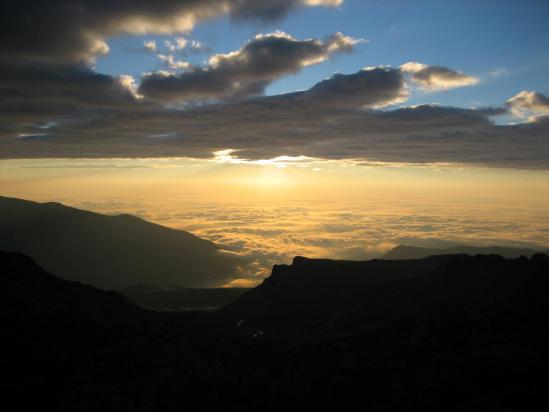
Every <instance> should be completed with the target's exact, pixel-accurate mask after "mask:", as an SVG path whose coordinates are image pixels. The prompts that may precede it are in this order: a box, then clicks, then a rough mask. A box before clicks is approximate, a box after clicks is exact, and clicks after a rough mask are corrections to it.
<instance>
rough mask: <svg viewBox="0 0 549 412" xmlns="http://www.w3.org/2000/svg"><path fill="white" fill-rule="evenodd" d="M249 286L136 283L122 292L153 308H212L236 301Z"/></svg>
mask: <svg viewBox="0 0 549 412" xmlns="http://www.w3.org/2000/svg"><path fill="white" fill-rule="evenodd" d="M248 290H249V289H248V288H207V289H201V288H163V287H159V286H154V285H153V286H147V285H134V286H130V287H129V288H126V289H122V290H121V292H122V293H123V294H124V295H126V296H128V297H129V298H131V299H132V300H133V301H134V302H135V303H137V304H139V305H140V306H142V307H144V308H147V309H151V310H161V311H162V310H180V311H181V310H197V309H203V310H206V309H207V310H211V309H218V308H220V307H222V306H225V305H228V304H230V303H233V302H236V301H237V300H238V298H240V296H242V294H243V293H244V292H246V291H248Z"/></svg>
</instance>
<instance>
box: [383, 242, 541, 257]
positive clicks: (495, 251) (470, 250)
mask: <svg viewBox="0 0 549 412" xmlns="http://www.w3.org/2000/svg"><path fill="white" fill-rule="evenodd" d="M536 253H540V251H536V250H532V249H519V248H511V247H503V246H486V247H483V246H453V247H450V248H445V249H438V248H426V247H419V246H407V245H399V246H396V247H394V248H393V249H391V250H390V251H388V252H387V253H385V254H384V255H383V256H382V257H381V258H382V259H387V260H401V259H422V258H425V257H427V256H433V255H459V254H465V255H472V256H473V255H499V256H502V257H504V258H518V257H520V256H525V257H527V258H529V257H532V256H533V255H535V254H536Z"/></svg>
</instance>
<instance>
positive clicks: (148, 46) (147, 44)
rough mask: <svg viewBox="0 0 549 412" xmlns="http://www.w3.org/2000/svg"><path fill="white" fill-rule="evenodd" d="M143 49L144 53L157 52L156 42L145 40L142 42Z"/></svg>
mask: <svg viewBox="0 0 549 412" xmlns="http://www.w3.org/2000/svg"><path fill="white" fill-rule="evenodd" d="M143 48H144V49H145V50H146V51H148V52H151V53H154V52H156V50H157V46H156V41H154V40H145V41H144V42H143Z"/></svg>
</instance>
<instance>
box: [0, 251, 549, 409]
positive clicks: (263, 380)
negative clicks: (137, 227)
mask: <svg viewBox="0 0 549 412" xmlns="http://www.w3.org/2000/svg"><path fill="white" fill-rule="evenodd" d="M147 289H148V288H147V287H143V286H140V287H136V288H134V290H135V291H138V290H141V291H144V290H147ZM548 293H549V258H548V257H547V256H545V255H541V254H538V255H534V256H533V257H532V258H530V259H528V258H524V257H523V258H517V259H505V258H502V257H500V256H495V255H487V256H468V255H452V256H432V257H429V258H425V259H419V260H410V261H402V260H401V261H385V260H372V261H365V262H350V261H330V260H317V259H306V258H302V257H297V258H295V259H294V262H293V263H292V264H291V265H277V266H275V267H274V268H273V273H272V274H271V276H270V277H269V278H267V279H266V280H265V281H264V282H263V284H261V285H260V286H258V287H256V288H254V289H251V290H249V291H248V292H246V293H244V294H243V295H242V296H241V297H240V299H239V300H238V301H237V302H235V303H233V304H230V305H228V306H226V307H224V308H223V309H221V310H219V311H216V312H210V311H205V312H183V313H181V312H150V311H147V310H144V309H142V308H139V307H138V306H136V305H135V304H133V303H132V302H130V301H128V299H127V298H125V297H124V296H122V295H121V294H120V293H118V292H112V291H111V292H106V291H102V290H99V289H96V288H94V287H92V286H87V285H83V284H81V283H78V282H71V281H66V280H62V279H59V278H57V277H55V276H54V275H52V274H50V273H47V272H46V271H44V270H43V269H41V268H40V267H38V266H37V265H36V264H35V263H34V262H33V261H32V260H31V259H30V258H28V257H25V256H23V255H21V254H17V253H0V339H1V340H2V344H3V346H2V351H1V353H0V365H1V366H2V373H3V376H4V377H5V379H4V383H3V386H2V397H3V400H4V403H5V404H7V405H10V409H11V410H22V411H23V410H38V409H39V410H45V411H57V412H60V411H74V410H86V411H102V412H104V411H110V410H132V411H150V410H162V411H178V410H194V411H217V410H227V411H256V410H264V411H277V410H281V409H282V408H285V407H286V408H287V407H288V405H291V406H292V407H296V408H299V409H305V408H313V409H318V410H327V409H331V410H345V411H362V410H368V411H374V412H377V411H379V412H380V411H409V410H421V411H441V410H444V411H450V412H464V411H483V412H484V411H517V412H518V411H524V410H545V409H547V407H548V406H549V405H548V401H547V399H546V397H545V386H546V384H545V381H546V379H545V378H546V376H547V374H548V373H549V351H548V350H547V348H548V347H549V346H548V345H549V301H548V300H547V295H548Z"/></svg>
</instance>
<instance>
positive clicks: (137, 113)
mask: <svg viewBox="0 0 549 412" xmlns="http://www.w3.org/2000/svg"><path fill="white" fill-rule="evenodd" d="M405 93H406V88H405V82H404V79H403V77H402V73H401V72H400V70H399V69H391V68H384V67H382V68H373V69H365V70H361V71H359V72H357V73H355V74H352V75H335V76H333V77H332V78H330V79H327V80H324V81H322V82H320V83H319V84H317V85H316V86H314V87H312V88H311V89H309V90H307V91H304V92H296V93H290V94H287V95H279V96H263V97H259V98H254V99H248V100H244V101H240V102H233V103H219V104H211V105H205V106H201V107H197V108H194V109H187V110H173V109H166V108H159V107H156V106H150V105H147V104H145V103H143V102H140V101H136V102H134V103H133V106H132V107H133V108H132V109H120V110H114V111H112V112H111V113H110V114H109V116H106V115H105V116H103V117H100V118H85V119H79V121H78V122H73V123H70V122H67V123H64V122H63V121H59V122H58V123H57V125H56V127H55V128H54V129H52V130H51V133H52V135H53V136H52V137H51V138H49V139H47V140H44V141H33V142H29V141H24V140H22V139H18V138H14V137H13V136H9V135H6V134H4V135H3V136H2V138H1V143H0V156H2V157H4V158H6V157H48V156H52V157H82V156H83V154H85V156H87V157H126V156H127V157H133V156H137V157H150V156H153V157H154V156H188V157H197V158H211V157H212V156H213V152H216V151H221V150H227V149H233V150H235V151H236V152H234V153H233V155H234V156H239V157H240V158H244V159H262V158H263V159H264V158H273V157H276V156H282V155H289V156H299V155H305V156H310V157H315V158H322V159H354V160H357V161H359V162H363V163H365V164H371V163H372V162H403V163H435V162H439V163H440V162H442V163H462V164H469V165H480V166H491V167H516V168H526V169H547V168H549V138H548V136H549V133H548V132H549V122H548V121H546V119H545V120H544V119H538V120H536V121H532V122H530V123H524V124H519V125H510V126H498V125H495V124H493V123H492V121H491V119H490V117H491V116H493V115H496V114H501V113H502V112H504V111H505V109H503V108H499V109H463V108H452V107H442V106H436V105H422V106H414V107H404V108H397V109H389V108H385V109H383V110H378V109H375V108H379V107H381V106H384V105H387V104H390V103H391V102H393V101H395V100H400V99H402V98H403V96H404V94H405ZM49 120H55V119H49ZM33 131H34V132H36V131H35V129H33ZM29 132H31V131H29V130H25V131H22V132H21V133H29ZM159 135H165V136H169V137H166V138H162V139H159V138H153V136H159Z"/></svg>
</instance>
